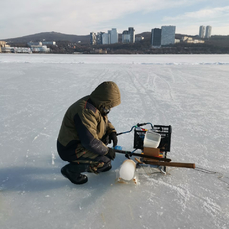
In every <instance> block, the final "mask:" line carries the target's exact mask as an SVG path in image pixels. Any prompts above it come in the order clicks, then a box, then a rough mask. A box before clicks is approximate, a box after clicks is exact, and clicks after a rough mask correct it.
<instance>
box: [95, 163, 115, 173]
mask: <svg viewBox="0 0 229 229" xmlns="http://www.w3.org/2000/svg"><path fill="white" fill-rule="evenodd" d="M111 168H112V165H111V163H110V162H109V163H106V164H104V166H103V167H101V168H98V170H97V171H98V172H99V173H101V172H107V171H109V170H111Z"/></svg>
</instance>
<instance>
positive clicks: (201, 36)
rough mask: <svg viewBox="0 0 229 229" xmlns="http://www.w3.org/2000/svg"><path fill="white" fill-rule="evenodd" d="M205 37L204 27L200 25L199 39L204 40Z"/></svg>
mask: <svg viewBox="0 0 229 229" xmlns="http://www.w3.org/2000/svg"><path fill="white" fill-rule="evenodd" d="M204 35H205V26H203V25H201V26H200V29H199V37H200V38H204Z"/></svg>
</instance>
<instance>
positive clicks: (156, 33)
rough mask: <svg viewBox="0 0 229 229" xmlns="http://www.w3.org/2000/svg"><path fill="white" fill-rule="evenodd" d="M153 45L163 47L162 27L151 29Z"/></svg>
mask: <svg viewBox="0 0 229 229" xmlns="http://www.w3.org/2000/svg"><path fill="white" fill-rule="evenodd" d="M151 45H152V46H153V47H158V48H159V47H161V29H158V28H155V29H152V30H151Z"/></svg>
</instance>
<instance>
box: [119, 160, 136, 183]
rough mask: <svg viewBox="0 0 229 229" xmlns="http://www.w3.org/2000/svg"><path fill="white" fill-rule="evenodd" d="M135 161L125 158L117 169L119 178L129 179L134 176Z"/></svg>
mask: <svg viewBox="0 0 229 229" xmlns="http://www.w3.org/2000/svg"><path fill="white" fill-rule="evenodd" d="M135 170H136V163H135V162H134V161H132V160H130V159H128V160H125V161H124V162H123V163H122V165H121V167H120V170H119V178H121V179H123V180H126V181H130V180H132V179H133V178H134V175H135Z"/></svg>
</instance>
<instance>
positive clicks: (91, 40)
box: [90, 32, 96, 45]
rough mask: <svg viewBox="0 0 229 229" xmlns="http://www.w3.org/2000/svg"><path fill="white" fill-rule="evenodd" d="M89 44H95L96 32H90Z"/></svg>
mask: <svg viewBox="0 0 229 229" xmlns="http://www.w3.org/2000/svg"><path fill="white" fill-rule="evenodd" d="M90 44H91V45H96V33H94V32H91V33H90Z"/></svg>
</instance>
